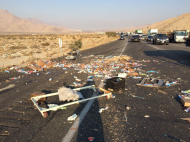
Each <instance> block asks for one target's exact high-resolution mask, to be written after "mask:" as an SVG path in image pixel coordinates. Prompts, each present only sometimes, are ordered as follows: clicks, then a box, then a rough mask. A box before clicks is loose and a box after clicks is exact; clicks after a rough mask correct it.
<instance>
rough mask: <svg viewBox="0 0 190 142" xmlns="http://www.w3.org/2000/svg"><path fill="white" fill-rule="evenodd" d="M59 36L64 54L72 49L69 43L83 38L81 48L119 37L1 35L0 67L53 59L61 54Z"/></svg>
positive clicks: (89, 34) (97, 35)
mask: <svg viewBox="0 0 190 142" xmlns="http://www.w3.org/2000/svg"><path fill="white" fill-rule="evenodd" d="M59 38H61V39H62V45H63V47H62V55H66V54H67V53H68V52H70V51H71V49H70V48H69V45H70V44H72V43H73V42H74V41H76V40H79V39H81V41H82V48H81V50H85V49H89V48H93V47H96V46H99V45H102V44H105V43H109V42H111V41H114V40H117V39H118V38H119V37H107V35H106V34H97V33H80V34H65V35H1V36H0V68H3V67H4V68H6V67H8V66H12V65H20V66H22V65H23V66H25V65H27V63H28V62H31V61H35V60H38V59H44V60H47V59H52V58H58V57H60V56H61V48H60V47H59Z"/></svg>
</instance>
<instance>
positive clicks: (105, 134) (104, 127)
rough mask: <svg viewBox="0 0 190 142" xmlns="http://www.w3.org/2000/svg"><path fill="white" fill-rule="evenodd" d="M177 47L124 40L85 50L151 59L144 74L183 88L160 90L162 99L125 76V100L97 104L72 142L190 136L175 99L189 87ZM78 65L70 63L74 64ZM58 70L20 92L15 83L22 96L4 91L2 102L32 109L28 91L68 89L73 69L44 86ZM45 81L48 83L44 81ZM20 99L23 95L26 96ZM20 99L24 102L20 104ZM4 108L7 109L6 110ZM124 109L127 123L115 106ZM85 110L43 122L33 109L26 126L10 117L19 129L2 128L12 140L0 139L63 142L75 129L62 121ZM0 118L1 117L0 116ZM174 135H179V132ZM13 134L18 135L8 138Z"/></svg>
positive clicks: (85, 53)
mask: <svg viewBox="0 0 190 142" xmlns="http://www.w3.org/2000/svg"><path fill="white" fill-rule="evenodd" d="M127 38H128V37H127ZM153 46H155V47H156V48H155V47H153ZM181 48H182V49H181V50H179V49H178V47H177V46H172V44H171V45H168V46H166V45H152V44H149V43H146V42H140V43H138V42H130V39H129V38H128V39H127V40H117V41H114V42H111V43H107V44H105V45H101V46H98V47H96V48H92V49H88V50H85V51H83V52H82V57H84V56H88V55H105V56H109V55H113V56H118V55H120V54H121V53H122V55H129V56H132V57H133V59H134V60H141V61H142V60H150V62H142V63H143V64H144V65H145V66H143V69H144V70H157V71H159V74H157V75H154V76H157V77H160V78H164V79H166V78H172V79H176V78H181V79H182V80H183V82H182V85H181V86H177V87H175V88H172V87H171V88H167V89H166V90H164V91H166V92H167V93H168V95H163V94H160V93H157V90H155V89H149V88H138V87H136V86H135V84H136V83H138V82H139V80H134V79H132V78H130V77H127V79H126V89H127V91H126V92H125V95H117V96H116V98H115V99H111V100H106V99H98V100H95V102H94V103H93V105H92V107H91V108H90V111H89V112H88V113H87V115H86V116H85V118H84V120H83V122H82V123H81V126H80V127H79V129H78V131H77V133H75V135H74V137H73V139H72V142H79V141H88V139H87V138H88V137H90V136H92V137H95V140H96V141H99V142H104V141H105V142H110V141H133V140H137V141H168V139H167V138H165V137H163V134H168V135H171V136H175V137H176V138H181V139H183V140H186V141H188V140H189V136H188V135H187V133H186V131H187V130H188V125H187V124H188V122H187V123H186V122H183V121H182V122H181V121H180V118H181V117H188V114H187V113H184V111H183V110H182V109H181V106H180V103H179V102H178V101H176V100H177V99H175V97H176V94H177V93H179V91H180V90H185V89H188V88H189V85H188V84H187V82H188V80H189V79H190V76H189V59H188V53H189V52H188V51H189V50H188V48H186V47H183V46H182V47H181ZM179 51H180V52H179ZM82 57H80V58H79V59H78V60H77V62H81V63H82V62H83V60H82ZM153 60H158V61H159V62H153ZM181 61H186V62H181ZM77 62H76V61H73V63H77ZM60 71H61V70H59V69H58V70H57V69H54V71H53V70H52V73H51V74H50V75H49V76H46V75H43V74H42V75H41V76H35V75H32V76H31V78H32V79H33V80H35V79H36V80H38V81H37V82H33V83H31V87H30V86H29V84H28V85H27V87H25V89H23V90H22V88H23V84H24V82H20V84H19V82H16V81H15V83H16V84H17V85H18V86H20V88H19V87H18V88H17V89H16V90H19V91H20V92H16V90H15V89H14V90H10V91H8V92H5V93H4V94H3V95H4V96H5V98H6V100H8V98H11V95H13V96H14V97H13V99H12V102H14V105H15V104H16V105H17V106H16V107H17V108H18V107H20V106H22V108H23V107H25V105H27V107H28V108H30V107H31V106H30V107H29V105H32V104H27V103H28V102H27V101H26V100H28V97H29V96H30V94H31V93H32V92H34V91H39V89H38V88H40V90H46V91H51V92H53V89H54V91H55V90H56V89H58V88H59V87H61V86H62V85H63V84H64V83H65V84H66V85H69V84H72V82H73V81H74V79H73V78H72V77H73V75H74V73H75V72H73V70H72V69H69V70H68V71H69V73H73V74H72V75H69V74H67V75H66V74H60V75H59V76H55V77H54V78H53V81H52V82H47V78H48V77H50V76H52V75H56V74H57V73H59V72H60ZM65 75H66V76H65ZM80 77H81V79H83V81H85V80H86V77H87V74H86V75H82V74H81V76H80ZM31 78H30V76H27V78H26V79H28V80H30V79H31ZM44 78H46V80H45V79H44ZM100 80H101V79H100ZM100 80H96V84H97V85H98V84H100ZM186 81H187V82H186ZM84 93H86V96H90V94H91V93H92V92H89V93H88V92H84ZM24 94H27V96H26V95H24ZM129 94H133V95H137V96H141V97H144V98H145V99H143V100H142V99H138V98H132V97H131V96H129ZM1 95H2V94H1ZM17 95H19V98H16V96H17ZM6 96H8V97H6ZM24 98H26V99H25V100H24ZM21 100H22V101H23V102H21V103H20V102H19V101H21ZM56 101H57V100H56V99H55V100H51V102H56ZM8 102H9V104H6V102H3V98H2V99H1V103H2V104H1V110H3V109H4V110H6V108H7V109H8V110H9V108H11V109H12V110H9V112H10V113H11V114H12V113H13V112H14V113H15V112H16V111H13V110H14V107H13V105H12V104H11V100H8ZM117 103H118V104H117ZM5 104H6V106H7V107H6V106H4V105H5ZM125 105H129V106H130V107H132V109H131V110H130V111H128V114H127V117H128V122H127V123H126V121H123V112H121V111H120V110H118V109H117V108H116V107H115V106H117V107H119V108H121V109H125ZM84 106H85V104H81V105H73V106H70V107H68V108H67V109H66V110H59V111H57V112H51V114H50V115H49V116H48V118H46V119H44V118H42V117H41V115H40V114H39V113H35V112H34V110H32V111H31V113H30V115H29V117H24V118H23V119H26V120H25V121H24V120H22V119H21V120H17V121H16V119H15V118H12V116H9V117H8V119H10V120H15V126H16V125H17V124H18V127H16V129H17V130H15V129H14V128H15V127H11V126H12V124H9V126H6V127H3V126H1V127H0V128H1V130H2V131H3V130H4V131H5V130H7V129H6V128H7V127H9V129H8V130H9V131H10V135H8V136H3V137H0V138H2V139H3V140H5V141H15V140H17V141H62V140H63V138H64V136H65V134H66V133H67V132H68V130H69V129H70V127H71V126H72V124H73V123H69V122H68V121H67V120H66V119H67V117H68V116H70V115H72V114H73V113H77V114H80V112H81V111H82V109H83V108H84ZM106 106H108V107H109V109H108V110H107V111H105V112H103V113H102V114H99V112H98V111H99V109H100V108H105V107H106ZM173 108H175V109H173ZM27 111H28V109H27ZM160 111H162V112H160ZM23 112H24V113H26V110H23ZM28 112H29V111H28ZM166 112H168V113H166ZM32 113H34V114H32ZM176 113H177V114H176ZM0 115H3V114H0ZM145 115H150V119H146V118H144V116H145ZM0 117H2V118H3V116H0ZM18 117H19V118H20V117H23V115H22V116H17V118H18ZM7 121H8V120H7ZM18 121H19V122H18ZM25 124H26V125H25ZM19 126H21V127H22V128H20V127H19ZM23 126H24V127H23ZM12 129H14V130H12ZM178 130H180V132H179V131H178ZM12 131H13V132H15V131H16V132H15V133H11V132H12ZM5 137H6V138H5Z"/></svg>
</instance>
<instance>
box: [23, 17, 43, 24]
mask: <svg viewBox="0 0 190 142" xmlns="http://www.w3.org/2000/svg"><path fill="white" fill-rule="evenodd" d="M24 19H25V20H27V21H29V22H32V23H34V24H42V25H46V23H44V22H43V21H41V20H40V19H37V18H35V17H31V18H24Z"/></svg>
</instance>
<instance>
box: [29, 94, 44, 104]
mask: <svg viewBox="0 0 190 142" xmlns="http://www.w3.org/2000/svg"><path fill="white" fill-rule="evenodd" d="M42 95H45V93H42V92H34V93H32V94H31V95H30V100H31V98H32V97H38V96H42ZM36 101H37V103H42V102H45V101H46V98H45V97H44V98H40V99H36Z"/></svg>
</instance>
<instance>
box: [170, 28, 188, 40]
mask: <svg viewBox="0 0 190 142" xmlns="http://www.w3.org/2000/svg"><path fill="white" fill-rule="evenodd" d="M188 33H189V30H174V31H173V32H167V33H166V35H167V36H168V37H169V42H185V41H186V40H185V39H186V38H188Z"/></svg>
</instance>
